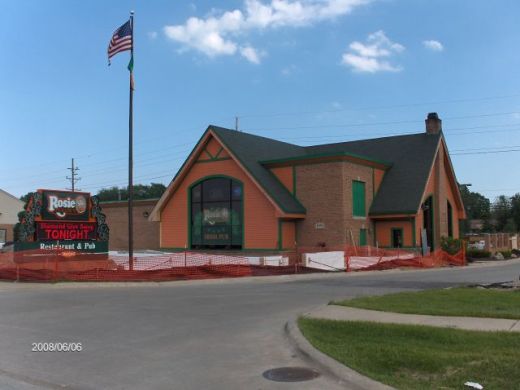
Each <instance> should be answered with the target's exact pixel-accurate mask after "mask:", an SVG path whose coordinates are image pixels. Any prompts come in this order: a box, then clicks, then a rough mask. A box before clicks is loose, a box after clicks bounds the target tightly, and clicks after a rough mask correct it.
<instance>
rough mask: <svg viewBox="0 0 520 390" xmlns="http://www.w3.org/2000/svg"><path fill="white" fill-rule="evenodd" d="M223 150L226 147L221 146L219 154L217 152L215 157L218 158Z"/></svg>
mask: <svg viewBox="0 0 520 390" xmlns="http://www.w3.org/2000/svg"><path fill="white" fill-rule="evenodd" d="M223 150H224V148H223V147H222V146H221V147H220V149H219V150H218V152H217V154H215V159H217V158H218V156H220V153H222V151H223Z"/></svg>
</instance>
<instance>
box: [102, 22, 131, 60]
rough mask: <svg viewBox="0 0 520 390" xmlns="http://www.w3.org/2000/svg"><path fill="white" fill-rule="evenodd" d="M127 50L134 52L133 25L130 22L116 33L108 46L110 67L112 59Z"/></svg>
mask: <svg viewBox="0 0 520 390" xmlns="http://www.w3.org/2000/svg"><path fill="white" fill-rule="evenodd" d="M125 50H132V25H131V24H130V20H129V21H128V22H126V23H125V24H123V25H122V26H121V27H119V28H118V29H117V30H116V31H114V35H112V39H111V40H110V43H109V45H108V65H110V58H112V57H113V56H115V55H116V54H117V53H121V52H122V51H125Z"/></svg>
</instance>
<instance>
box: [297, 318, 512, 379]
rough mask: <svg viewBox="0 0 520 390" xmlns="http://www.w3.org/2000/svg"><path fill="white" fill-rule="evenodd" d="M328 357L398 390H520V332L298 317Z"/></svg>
mask: <svg viewBox="0 0 520 390" xmlns="http://www.w3.org/2000/svg"><path fill="white" fill-rule="evenodd" d="M298 325H299V327H300V329H301V331H302V333H303V334H304V336H305V337H306V338H307V339H308V340H309V341H310V343H311V344H312V345H313V346H314V347H316V348H317V349H319V350H321V351H322V352H324V353H325V354H327V355H329V356H331V357H332V358H334V359H336V360H338V361H339V362H341V363H343V364H345V365H347V366H349V367H350V368H352V369H354V370H356V371H358V372H360V373H362V374H364V375H367V376H369V377H371V378H373V379H376V380H378V381H380V382H383V383H386V384H388V385H391V386H394V387H396V388H398V389H463V388H464V383H465V382H466V381H472V382H478V383H480V384H481V385H483V386H484V389H520V334H519V333H506V332H474V331H463V330H458V329H445V328H434V327H427V326H417V325H394V324H378V323H370V322H346V321H331V320H318V319H309V318H300V319H299V320H298Z"/></svg>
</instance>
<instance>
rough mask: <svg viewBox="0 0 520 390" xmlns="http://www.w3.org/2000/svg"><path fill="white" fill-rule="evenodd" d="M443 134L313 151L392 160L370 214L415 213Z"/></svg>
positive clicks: (424, 134)
mask: <svg viewBox="0 0 520 390" xmlns="http://www.w3.org/2000/svg"><path fill="white" fill-rule="evenodd" d="M441 136H442V133H439V134H426V133H419V134H410V135H399V136H394V137H384V138H374V139H367V140H360V141H351V142H342V143H337V144H329V145H317V146H310V147H308V148H306V149H307V150H308V151H312V152H313V153H323V152H329V153H330V152H333V151H341V152H347V153H356V154H360V155H364V156H369V157H371V158H372V159H375V160H380V161H388V162H391V164H392V167H391V168H390V169H388V170H387V171H386V173H385V176H384V177H383V181H382V183H381V186H380V187H379V190H378V192H377V194H376V197H375V199H374V200H373V202H372V206H371V207H370V211H369V214H370V215H384V214H415V213H416V212H417V210H418V209H419V206H420V204H421V200H422V196H423V192H424V189H425V187H426V183H427V181H428V177H429V174H430V169H431V167H432V164H433V159H434V158H435V154H436V152H437V146H438V145H439V140H440V138H441Z"/></svg>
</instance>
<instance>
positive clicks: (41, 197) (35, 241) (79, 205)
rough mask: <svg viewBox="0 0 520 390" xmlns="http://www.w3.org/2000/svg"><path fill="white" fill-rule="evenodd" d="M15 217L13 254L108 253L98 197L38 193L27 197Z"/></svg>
mask: <svg viewBox="0 0 520 390" xmlns="http://www.w3.org/2000/svg"><path fill="white" fill-rule="evenodd" d="M18 218H19V221H20V222H19V223H18V224H17V228H16V234H15V247H14V250H15V252H16V251H18V252H19V251H27V250H43V251H47V250H48V251H53V250H63V251H67V252H66V253H69V252H70V253H69V254H73V255H74V256H76V255H78V256H79V255H81V254H82V253H84V254H101V253H105V254H106V253H107V252H108V239H109V228H108V226H107V223H106V216H105V214H103V212H102V210H101V206H100V205H99V198H98V197H97V196H90V194H89V193H87V192H69V191H60V190H38V191H36V192H33V193H31V194H30V195H29V197H28V200H27V202H26V204H25V207H24V211H23V212H21V213H19V215H18ZM76 258H79V257H76Z"/></svg>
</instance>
